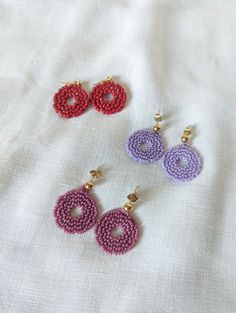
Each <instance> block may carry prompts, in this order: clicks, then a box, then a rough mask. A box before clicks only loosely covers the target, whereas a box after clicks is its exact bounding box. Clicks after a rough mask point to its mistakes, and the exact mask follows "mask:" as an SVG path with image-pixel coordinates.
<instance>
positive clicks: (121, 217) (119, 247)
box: [95, 208, 138, 254]
mask: <svg viewBox="0 0 236 313" xmlns="http://www.w3.org/2000/svg"><path fill="white" fill-rule="evenodd" d="M116 227H120V228H121V229H122V233H121V234H120V235H118V236H115V235H114V234H113V231H114V229H116ZM95 235H96V241H97V243H98V245H99V246H100V247H101V248H102V249H103V250H104V251H105V252H107V253H110V254H124V253H126V252H128V251H129V250H131V249H132V248H133V247H134V246H135V244H136V242H137V240H138V226H137V223H136V221H135V219H134V218H133V217H132V216H131V214H130V213H128V212H126V211H125V210H124V209H123V208H118V209H113V210H111V211H109V212H107V213H105V214H103V215H102V216H101V217H100V219H99V221H98V223H97V224H96V226H95Z"/></svg>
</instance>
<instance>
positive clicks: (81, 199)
mask: <svg viewBox="0 0 236 313" xmlns="http://www.w3.org/2000/svg"><path fill="white" fill-rule="evenodd" d="M78 207H79V208H80V209H81V213H80V214H79V215H77V216H73V215H72V212H73V210H74V209H76V208H78ZM53 213H54V217H55V221H56V223H57V225H58V226H59V227H60V228H62V229H63V230H64V231H65V232H66V233H70V234H75V233H77V234H82V233H84V232H86V231H87V230H89V229H90V228H92V227H93V226H94V224H95V223H96V221H97V216H98V209H97V205H96V202H95V200H94V199H93V198H92V197H91V195H90V194H89V192H88V191H87V190H86V189H85V187H81V188H80V189H74V190H71V191H68V192H66V193H65V194H64V195H62V196H60V197H59V198H58V200H57V202H56V205H55V207H54V212H53Z"/></svg>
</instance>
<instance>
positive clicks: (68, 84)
mask: <svg viewBox="0 0 236 313" xmlns="http://www.w3.org/2000/svg"><path fill="white" fill-rule="evenodd" d="M61 83H62V84H64V85H66V86H70V85H79V86H81V85H82V84H81V81H80V80H74V81H71V82H61Z"/></svg>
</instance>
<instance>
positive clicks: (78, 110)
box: [53, 84, 89, 118]
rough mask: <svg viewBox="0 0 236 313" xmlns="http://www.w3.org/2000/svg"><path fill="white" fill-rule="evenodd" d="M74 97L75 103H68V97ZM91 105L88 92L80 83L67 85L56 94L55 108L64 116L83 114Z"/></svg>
mask: <svg viewBox="0 0 236 313" xmlns="http://www.w3.org/2000/svg"><path fill="white" fill-rule="evenodd" d="M70 98H72V99H74V101H75V102H74V103H73V104H68V99H70ZM88 106H89V97H88V94H87V92H86V91H85V90H84V89H83V88H82V87H81V86H80V85H79V84H71V85H65V86H63V87H61V88H60V89H59V90H58V91H57V92H56V93H55V95H54V98H53V107H54V110H55V111H56V112H57V113H58V114H59V115H61V116H62V117H64V118H71V117H75V116H79V115H81V114H82V113H83V112H84V111H85V110H86V109H87V108H88Z"/></svg>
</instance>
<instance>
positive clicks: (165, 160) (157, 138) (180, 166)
mask: <svg viewBox="0 0 236 313" xmlns="http://www.w3.org/2000/svg"><path fill="white" fill-rule="evenodd" d="M154 119H155V121H156V122H157V123H156V125H154V127H153V129H152V130H144V129H142V130H138V131H136V132H134V133H133V134H132V135H131V136H130V137H129V138H128V141H127V143H126V151H127V153H128V154H129V155H130V156H131V158H132V159H133V160H134V161H136V162H139V163H146V164H147V163H152V162H155V161H157V160H159V159H161V158H162V167H163V170H164V172H165V173H166V175H167V176H168V177H170V178H171V179H173V180H175V181H182V182H185V181H190V180H192V179H194V178H195V177H196V176H197V175H199V173H200V171H201V166H202V164H201V158H200V156H199V155H198V153H197V152H196V151H195V150H194V149H193V148H192V147H191V146H190V145H189V143H188V140H189V138H190V136H191V128H190V126H188V127H186V128H185V129H184V132H183V135H182V137H181V140H182V144H179V145H177V146H175V147H172V148H170V149H169V150H167V151H166V152H165V149H164V145H163V143H162V140H161V135H160V129H161V127H160V124H159V122H160V121H161V120H162V117H161V115H160V113H157V114H155V116H154Z"/></svg>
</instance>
